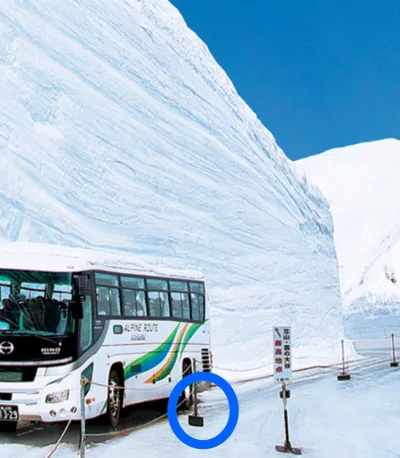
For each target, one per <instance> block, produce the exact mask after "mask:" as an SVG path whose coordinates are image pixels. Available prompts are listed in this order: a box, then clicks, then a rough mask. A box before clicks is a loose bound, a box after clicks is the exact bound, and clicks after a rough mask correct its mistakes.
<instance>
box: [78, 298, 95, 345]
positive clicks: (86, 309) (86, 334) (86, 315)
mask: <svg viewBox="0 0 400 458" xmlns="http://www.w3.org/2000/svg"><path fill="white" fill-rule="evenodd" d="M82 305H83V319H82V320H80V326H81V332H80V347H81V350H86V348H88V347H89V346H90V345H91V344H92V338H93V336H92V300H91V297H90V296H89V295H87V296H86V299H85V301H84V302H83V304H82Z"/></svg>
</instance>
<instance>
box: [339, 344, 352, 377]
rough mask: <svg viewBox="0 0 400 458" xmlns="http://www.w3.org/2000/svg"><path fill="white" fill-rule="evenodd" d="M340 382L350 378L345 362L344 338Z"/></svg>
mask: <svg viewBox="0 0 400 458" xmlns="http://www.w3.org/2000/svg"><path fill="white" fill-rule="evenodd" d="M337 379H338V381H339V382H343V381H345V380H350V374H349V373H348V372H346V367H345V362H344V340H343V339H342V372H341V373H340V374H339V375H338V376H337Z"/></svg>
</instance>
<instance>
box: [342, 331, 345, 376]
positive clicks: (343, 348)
mask: <svg viewBox="0 0 400 458" xmlns="http://www.w3.org/2000/svg"><path fill="white" fill-rule="evenodd" d="M342 361H343V374H345V373H346V370H345V368H344V341H343V339H342Z"/></svg>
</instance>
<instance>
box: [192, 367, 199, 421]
mask: <svg viewBox="0 0 400 458" xmlns="http://www.w3.org/2000/svg"><path fill="white" fill-rule="evenodd" d="M193 372H194V373H196V372H197V370H196V360H195V359H193ZM193 391H194V416H195V417H197V416H198V415H199V412H198V410H197V383H196V382H195V383H194V386H193Z"/></svg>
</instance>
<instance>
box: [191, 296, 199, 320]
mask: <svg viewBox="0 0 400 458" xmlns="http://www.w3.org/2000/svg"><path fill="white" fill-rule="evenodd" d="M190 299H191V300H192V319H193V320H196V321H200V303H199V295H198V294H196V293H191V295H190Z"/></svg>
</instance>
